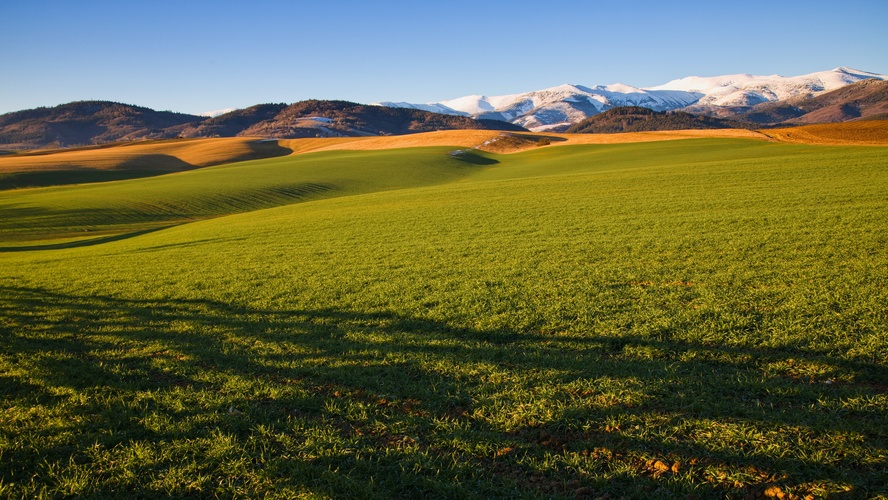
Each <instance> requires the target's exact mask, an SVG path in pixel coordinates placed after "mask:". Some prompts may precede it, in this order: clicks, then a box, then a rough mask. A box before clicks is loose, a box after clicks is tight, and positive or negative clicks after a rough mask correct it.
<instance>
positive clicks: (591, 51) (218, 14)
mask: <svg viewBox="0 0 888 500" xmlns="http://www.w3.org/2000/svg"><path fill="white" fill-rule="evenodd" d="M0 19H3V22H2V24H0V61H2V69H0V113H6V112H10V111H15V110H20V109H28V108H33V107H38V106H54V105H57V104H62V103H66V102H70V101H76V100H87V99H100V100H112V101H118V102H125V103H129V104H137V105H141V106H147V107H150V108H154V109H158V110H173V111H180V112H187V113H200V112H204V111H211V110H217V109H222V108H229V107H246V106H250V105H253V104H259V103H265V102H295V101H299V100H303V99H311V98H316V99H347V100H352V101H357V102H365V103H369V102H374V101H383V100H386V101H409V102H427V101H438V100H444V99H451V98H455V97H460V96H463V95H467V94H486V95H499V94H509V93H517V92H526V91H530V90H538V89H541V88H546V87H552V86H555V85H560V84H562V83H574V84H582V85H597V84H610V83H617V82H621V83H627V84H630V85H634V86H639V87H643V86H650V85H658V84H662V83H665V82H667V81H669V80H672V79H675V78H681V77H685V76H691V75H697V76H714V75H721V74H730V73H752V74H764V75H770V74H775V73H779V74H782V75H784V76H794V75H800V74H805V73H811V72H814V71H821V70H827V69H832V68H835V67H837V66H849V67H852V68H856V69H861V70H865V71H873V72H877V73H888V36H886V28H885V26H888V2H885V1H884V0H872V1H859V0H842V1H841V2H836V1H834V0H833V1H828V2H827V1H791V0H780V1H775V0H770V1H762V2H759V1H745V2H724V1H718V0H716V1H712V0H710V1H670V2H664V1H656V2H648V1H644V0H636V1H632V0H629V1H626V2H617V1H616V0H611V1H609V2H596V1H591V0H586V1H557V0H553V1H552V2H539V1H532V2H531V1H508V2H507V1H502V2H493V1H484V0H475V1H453V2H417V1H412V2H401V1H388V2H366V1H361V2H357V1H354V2H353V1H333V0H320V1H313V2H308V1H265V0H254V1H251V2H233V1H229V2H226V1H223V0H219V1H214V2H209V1H202V0H178V1H166V0H154V1H147V0H146V1H129V2H127V1H89V0H83V1H44V0H25V1H22V0H2V2H0Z"/></svg>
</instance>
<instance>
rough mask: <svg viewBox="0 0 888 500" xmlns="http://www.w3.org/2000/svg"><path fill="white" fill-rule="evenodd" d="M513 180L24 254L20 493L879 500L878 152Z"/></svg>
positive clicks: (13, 373) (737, 151)
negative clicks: (840, 498)
mask: <svg viewBox="0 0 888 500" xmlns="http://www.w3.org/2000/svg"><path fill="white" fill-rule="evenodd" d="M363 154H364V153H361V154H360V155H357V156H355V157H354V158H353V160H354V161H358V159H360V158H364V156H363ZM505 158H506V157H502V158H500V163H499V164H496V165H490V166H486V167H484V168H481V169H478V170H473V171H472V173H471V175H467V176H464V177H461V178H460V179H459V180H457V181H456V182H448V183H444V184H426V185H422V186H415V187H410V188H404V189H396V190H388V191H379V192H372V193H364V194H360V193H355V195H354V196H343V197H337V198H331V199H319V200H315V201H312V202H309V203H300V204H293V205H289V206H282V207H276V208H269V209H265V210H260V211H255V212H251V213H242V214H238V215H231V216H227V217H222V218H217V219H214V220H205V221H200V222H195V223H192V224H186V225H181V226H178V227H176V228H172V229H167V230H163V231H156V232H152V233H147V234H142V235H140V236H137V237H133V238H130V239H125V240H118V241H110V242H106V243H103V244H101V245H95V246H91V247H80V248H71V249H62V250H55V251H51V252H46V251H41V252H18V253H5V254H0V280H2V283H3V285H2V286H3V290H2V292H3V293H0V333H2V335H0V339H2V345H0V376H2V378H0V382H2V386H0V387H2V389H3V391H4V398H3V400H2V405H3V410H4V411H3V412H2V413H0V415H2V417H0V426H2V430H3V432H2V433H0V439H2V442H0V444H2V448H0V449H2V450H3V458H4V463H5V464H8V465H6V466H4V467H3V468H2V469H0V485H2V488H3V492H4V494H6V495H9V496H41V495H43V496H61V495H86V496H90V495H92V496H112V495H142V496H149V495H153V496H157V495H192V496H198V495H210V494H212V495H218V496H233V495H241V496H265V495H268V496H280V497H292V496H299V495H303V496H337V497H341V496H386V497H393V496H417V495H430V496H435V497H476V498H481V497H485V498H488V497H559V498H571V497H574V498H576V497H580V498H583V497H593V498H594V497H596V496H603V495H609V496H621V497H629V498H649V497H650V496H651V495H652V494H653V495H658V496H668V495H673V496H685V497H687V496H690V495H696V496H698V497H716V496H717V497H729V498H730V497H737V498H742V497H746V496H764V495H770V496H774V495H777V496H779V494H783V495H784V496H786V497H791V496H796V497H799V498H805V497H806V496H808V495H811V496H814V497H824V496H829V495H850V496H856V497H878V496H879V495H885V494H886V484H885V482H884V474H883V472H884V469H885V467H886V465H888V435H886V433H885V429H886V428H888V421H886V415H888V373H886V372H888V367H886V364H885V359H888V348H886V343H888V335H886V331H885V324H886V320H888V310H886V304H888V286H886V285H888V274H886V269H888V261H886V258H888V257H886V254H885V252H884V248H885V246H886V243H888V241H886V240H885V234H886V233H885V231H884V227H885V218H884V214H885V213H886V209H888V207H886V200H888V196H886V194H888V161H886V152H885V151H884V150H881V149H878V148H831V147H809V146H792V145H782V144H767V143H758V142H756V143H749V142H745V141H729V142H711V141H699V142H682V143H670V144H665V143H663V144H656V145H653V144H649V145H631V146H622V145H614V146H607V147H598V146H584V147H579V148H541V149H539V150H534V151H530V152H527V153H522V154H518V155H509V156H508V157H507V158H508V160H506V159H505Z"/></svg>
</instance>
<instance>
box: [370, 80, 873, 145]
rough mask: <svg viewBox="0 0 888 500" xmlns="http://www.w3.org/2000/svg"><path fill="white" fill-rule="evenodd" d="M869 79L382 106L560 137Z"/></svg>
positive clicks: (711, 83) (618, 87) (547, 93)
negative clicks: (645, 113)
mask: <svg viewBox="0 0 888 500" xmlns="http://www.w3.org/2000/svg"><path fill="white" fill-rule="evenodd" d="M867 79H877V80H885V79H888V76H886V75H880V74H876V73H869V72H866V71H859V70H854V69H850V68H844V67H840V68H836V69H833V70H830V71H821V72H817V73H811V74H808V75H801V76H795V77H783V76H780V75H771V76H753V75H748V74H738V75H725V76H715V77H705V78H701V77H697V76H692V77H687V78H682V79H679V80H673V81H671V82H669V83H666V84H663V85H658V86H655V87H647V88H637V87H632V86H629V85H623V84H614V85H598V86H594V87H584V86H582V85H561V86H559V87H553V88H550V89H545V90H539V91H535V92H527V93H523V94H511V95H504V96H493V97H488V96H480V95H470V96H466V97H461V98H458V99H452V100H448V101H441V102H436V103H427V104H409V103H403V102H384V103H379V104H380V105H384V106H393V107H406V108H414V109H426V110H435V111H436V112H439V113H452V114H458V115H463V116H474V117H491V118H497V119H502V120H506V121H509V122H512V123H517V124H520V125H522V126H524V127H526V128H528V129H530V130H534V131H542V130H553V131H557V130H565V129H567V128H568V127H570V126H571V125H572V124H575V123H578V122H580V121H582V120H584V119H586V118H588V117H590V116H594V115H596V114H598V113H601V112H603V111H606V110H608V109H611V108H615V107H622V106H641V107H645V108H649V109H653V110H655V111H669V110H675V109H685V110H687V111H691V112H697V113H708V114H715V115H719V114H720V111H721V110H724V111H725V113H726V114H727V115H734V114H736V111H735V110H736V108H748V107H752V106H754V105H757V104H761V103H765V102H775V101H783V100H786V99H791V98H797V97H798V98H810V97H814V96H817V95H820V94H823V93H825V92H829V91H831V90H836V89H839V88H841V87H844V86H847V85H850V84H853V83H856V82H859V81H861V80H867Z"/></svg>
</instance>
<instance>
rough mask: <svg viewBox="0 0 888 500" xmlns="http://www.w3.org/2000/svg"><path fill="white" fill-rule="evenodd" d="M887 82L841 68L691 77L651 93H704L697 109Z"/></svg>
mask: <svg viewBox="0 0 888 500" xmlns="http://www.w3.org/2000/svg"><path fill="white" fill-rule="evenodd" d="M871 78H875V79H879V80H885V79H888V76H886V75H879V74H876V73H869V72H867V71H859V70H856V69H851V68H845V67H840V68H836V69H834V70H830V71H820V72H817V73H811V74H808V75H801V76H790V77H785V76H780V75H770V76H753V75H748V74H743V75H725V76H715V77H710V78H700V77H696V76H691V77H688V78H682V79H679V80H673V81H671V82H669V83H666V84H664V85H659V86H656V87H650V90H679V91H685V92H701V93H703V94H704V96H703V97H702V98H700V100H699V101H697V102H696V103H694V105H695V106H755V105H756V104H761V103H763V102H774V101H783V100H786V99H789V98H791V97H799V96H801V97H814V96H815V95H818V94H822V93H824V92H829V91H831V90H836V89H838V88H841V87H844V86H846V85H850V84H852V83H855V82H859V81H860V80H867V79H871Z"/></svg>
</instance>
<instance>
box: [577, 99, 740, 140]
mask: <svg viewBox="0 0 888 500" xmlns="http://www.w3.org/2000/svg"><path fill="white" fill-rule="evenodd" d="M740 127H742V124H740V123H738V122H734V121H730V120H724V119H721V118H715V117H711V116H702V115H693V114H691V113H685V112H683V111H654V110H652V109H648V108H642V107H639V106H626V107H620V108H611V109H609V110H607V111H605V112H603V113H599V114H597V115H595V116H591V117H589V118H586V119H585V120H583V121H581V122H580V123H577V124H576V125H573V126H572V127H570V128H569V129H567V131H566V132H567V133H570V134H615V133H620V132H646V131H651V130H689V129H717V128H740Z"/></svg>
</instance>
